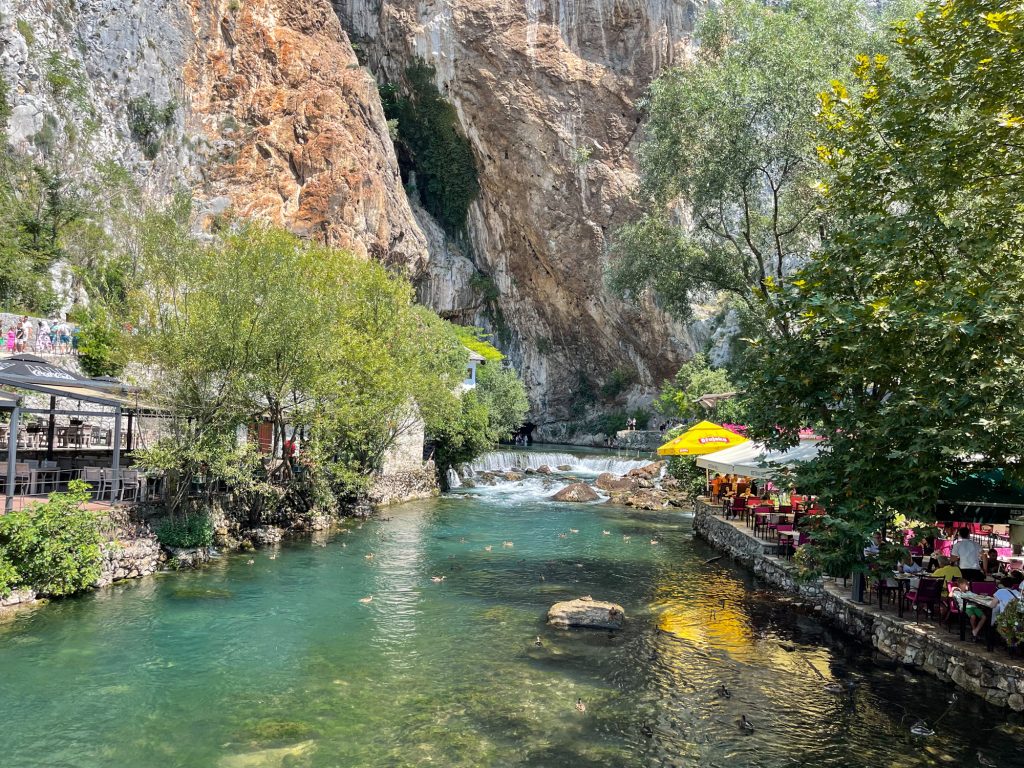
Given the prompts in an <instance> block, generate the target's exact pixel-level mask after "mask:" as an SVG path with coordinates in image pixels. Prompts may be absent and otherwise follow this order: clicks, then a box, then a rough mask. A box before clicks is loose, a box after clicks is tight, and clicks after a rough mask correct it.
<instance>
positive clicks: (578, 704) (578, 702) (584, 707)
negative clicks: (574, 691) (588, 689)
mask: <svg viewBox="0 0 1024 768" xmlns="http://www.w3.org/2000/svg"><path fill="white" fill-rule="evenodd" d="M576 711H577V712H586V711H587V705H586V704H584V703H583V699H576Z"/></svg>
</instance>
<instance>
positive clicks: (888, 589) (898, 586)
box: [698, 475, 1024, 658]
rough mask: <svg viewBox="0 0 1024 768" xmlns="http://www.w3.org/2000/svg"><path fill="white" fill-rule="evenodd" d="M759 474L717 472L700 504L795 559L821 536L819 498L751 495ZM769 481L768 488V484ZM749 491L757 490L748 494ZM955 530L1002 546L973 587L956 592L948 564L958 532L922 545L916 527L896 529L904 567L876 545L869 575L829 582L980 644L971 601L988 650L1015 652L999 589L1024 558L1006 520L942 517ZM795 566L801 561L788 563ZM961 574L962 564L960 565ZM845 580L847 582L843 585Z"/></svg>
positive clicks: (848, 595)
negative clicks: (998, 619) (892, 563)
mask: <svg viewBox="0 0 1024 768" xmlns="http://www.w3.org/2000/svg"><path fill="white" fill-rule="evenodd" d="M757 483H758V479H757V478H754V477H750V476H733V475H729V476H726V477H716V478H715V479H712V480H711V481H710V483H709V487H710V488H709V489H710V493H709V495H708V496H706V497H704V498H702V499H701V500H700V501H699V502H698V503H699V504H700V505H701V506H703V507H704V508H705V510H706V511H708V512H710V513H711V514H714V515H715V516H717V517H718V518H720V519H721V520H722V521H724V522H726V523H728V524H729V525H730V526H732V527H733V528H734V529H735V530H736V531H737V532H740V533H742V534H743V535H744V536H746V537H747V538H749V539H751V540H752V541H754V542H756V543H757V546H758V549H759V551H762V552H763V553H764V555H765V557H768V558H771V559H773V560H776V561H778V562H779V563H780V564H783V563H791V562H792V559H793V557H794V555H795V553H796V552H797V551H798V550H799V549H800V547H802V546H804V545H806V544H807V543H808V542H809V541H813V536H814V527H815V521H816V519H817V518H820V516H821V515H823V514H824V510H823V509H822V508H821V507H820V506H819V505H818V503H817V501H816V499H815V497H813V496H806V495H800V494H796V493H787V492H779V491H772V492H767V493H762V494H761V495H760V496H758V495H755V494H750V489H751V486H756V485H757ZM765 485H766V483H765V481H763V480H762V481H761V487H762V488H763V487H765ZM748 494H749V495H748ZM940 526H942V528H944V529H946V530H949V531H950V532H956V531H959V530H960V529H962V528H966V529H967V530H968V531H969V532H970V535H969V539H970V540H972V541H975V542H976V543H977V544H978V545H979V547H980V549H981V551H982V552H983V553H987V552H989V551H990V550H995V552H996V554H997V557H998V565H996V564H995V563H993V564H992V565H990V566H987V570H988V573H981V572H979V573H978V574H976V576H975V578H972V579H971V580H970V581H969V583H968V589H967V590H966V591H965V592H963V593H962V594H960V595H959V596H958V595H956V594H955V593H956V582H955V580H954V575H955V574H952V573H951V572H949V571H948V570H945V571H942V570H940V572H939V574H938V575H937V576H933V575H932V572H934V571H936V570H939V569H940V568H942V567H943V566H945V565H947V564H948V563H949V558H950V555H951V552H952V548H953V545H954V543H955V542H954V539H953V538H931V539H930V540H929V541H927V542H925V543H922V544H916V543H914V540H913V534H912V532H911V531H909V530H907V531H890V532H888V535H889V539H890V541H891V542H893V543H896V544H899V545H901V546H904V547H906V549H907V551H908V553H909V559H908V560H907V561H906V562H905V563H904V564H902V565H900V566H898V567H897V568H895V569H893V568H886V567H883V566H882V565H880V564H879V563H878V562H876V561H875V559H874V556H873V552H872V549H871V545H870V544H867V543H866V544H867V546H866V548H865V562H864V565H865V568H866V569H867V573H866V575H864V574H850V575H846V576H836V577H834V578H832V577H830V578H829V579H827V584H826V587H827V589H828V590H829V591H831V592H833V594H836V595H841V596H842V597H843V598H844V599H846V600H850V601H852V602H854V603H857V604H859V605H862V606H864V607H866V608H867V607H869V606H874V609H873V610H875V611H877V612H878V613H879V614H892V615H893V616H894V617H895V618H897V619H900V620H905V621H908V622H910V621H912V622H913V623H914V624H915V625H917V626H918V627H919V628H921V629H922V630H924V631H925V632H927V633H944V634H946V635H948V637H950V638H958V639H959V641H960V642H962V643H965V644H966V643H969V642H976V641H974V640H973V637H972V633H971V623H970V621H969V619H968V613H969V611H968V610H967V606H973V607H975V608H976V609H977V611H978V612H980V613H982V614H984V615H985V622H984V624H983V625H982V629H981V631H980V632H979V634H978V638H977V641H980V642H984V645H985V647H986V649H987V651H988V652H996V653H1001V654H1002V655H1003V657H1004V658H1006V657H1007V654H1009V655H1011V656H1015V655H1016V653H1017V649H1016V648H1012V647H1007V645H1006V643H1005V642H1004V641H1003V639H1002V637H1001V636H1000V635H999V633H998V631H996V630H995V629H994V627H993V608H996V601H995V599H994V597H993V596H994V595H995V593H996V591H997V590H998V589H999V587H1000V584H999V582H1000V579H1003V578H1005V577H1007V575H1008V574H1011V573H1018V574H1020V572H1021V570H1022V569H1024V556H1022V555H1021V554H1019V553H1018V554H1014V552H1013V547H1012V546H1011V544H1010V541H1009V526H1008V525H1005V524H1002V525H1001V524H993V523H978V522H965V521H958V520H954V519H951V520H949V521H946V522H943V523H940ZM942 528H940V530H941V529H942ZM786 567H788V568H789V569H791V570H793V571H794V572H795V566H794V565H789V566H786ZM957 572H959V569H957ZM840 584H841V585H842V586H840Z"/></svg>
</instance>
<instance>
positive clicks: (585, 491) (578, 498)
mask: <svg viewBox="0 0 1024 768" xmlns="http://www.w3.org/2000/svg"><path fill="white" fill-rule="evenodd" d="M551 498H552V500H554V501H575V502H583V501H597V500H598V499H599V498H601V497H600V496H598V495H597V491H595V490H594V489H593V488H591V487H590V486H589V485H587V484H586V483H573V484H572V485H567V486H565V488H563V489H562V490H560V491H559V492H558V493H556V494H555V495H554V496H552V497H551Z"/></svg>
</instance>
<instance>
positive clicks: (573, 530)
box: [569, 528, 580, 533]
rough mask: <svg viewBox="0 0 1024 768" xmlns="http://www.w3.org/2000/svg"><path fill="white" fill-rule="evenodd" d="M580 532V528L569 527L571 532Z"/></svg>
mask: <svg viewBox="0 0 1024 768" xmlns="http://www.w3.org/2000/svg"><path fill="white" fill-rule="evenodd" d="M579 532H580V529H579V528H570V529H569V533H579Z"/></svg>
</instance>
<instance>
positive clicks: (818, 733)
mask: <svg viewBox="0 0 1024 768" xmlns="http://www.w3.org/2000/svg"><path fill="white" fill-rule="evenodd" d="M541 483H542V480H541V479H539V478H528V479H527V480H526V481H525V482H523V483H517V484H510V485H503V486H499V487H498V488H487V489H476V490H472V491H464V492H462V493H458V494H455V495H453V496H450V497H447V498H443V499H437V500H431V501H427V502H421V503H413V504H408V505H405V506H402V507H399V508H395V509H394V510H391V511H389V512H388V513H386V514H387V515H389V518H388V519H383V520H376V521H372V522H367V523H365V524H363V525H361V526H356V525H353V526H351V528H350V529H348V530H345V531H343V532H338V533H335V534H332V535H330V536H326V537H323V538H319V539H314V540H312V541H310V540H300V541H294V542H289V543H287V544H285V545H284V546H282V547H280V548H278V549H276V550H263V551H260V552H258V553H255V554H253V555H247V554H243V555H233V556H228V557H224V558H222V559H220V560H219V561H217V562H216V563H215V564H214V565H212V566H211V567H208V568H205V569H204V570H201V571H198V572H191V573H171V574H162V575H159V576H157V577H154V578H149V579H143V580H141V581H135V582H131V583H125V584H122V585H118V586H115V587H113V588H110V589H105V590H101V591H100V592H98V593H95V594H92V595H88V596H86V597H83V598H80V599H75V600H67V601H63V602H57V603H53V604H51V605H49V606H47V607H44V608H42V609H36V610H30V611H22V612H19V613H16V614H15V615H14V618H7V619H5V620H2V621H0V723H2V725H0V728H2V732H3V734H4V738H3V744H2V749H0V766H4V767H5V768H27V767H29V766H32V767H33V768H34V767H35V766H46V767H47V768H56V767H58V766H74V768H92V767H93V766H97V767H98V766H103V767H104V768H109V767H115V768H116V767H120V766H132V767H133V768H147V767H148V766H153V767H154V768H156V767H159V768H169V767H170V766H188V767H189V768H193V767H200V766H218V767H221V768H232V767H237V768H248V767H255V766H273V767H274V768H277V767H278V766H281V767H282V768H283V767H284V766H289V767H292V768H295V767H300V766H301V767H307V766H381V767H385V766H386V767H387V768H393V767H394V766H429V765H436V766H445V767H446V768H448V767H449V766H467V767H469V766H472V767H474V768H477V767H481V766H552V767H557V768H565V767H567V766H573V767H580V766H605V767H607V766H697V765H700V766H723V767H724V766H729V767H730V768H744V767H746V766H763V767H765V768H768V767H775V766H857V767H860V766H863V767H864V768H878V767H879V766H933V765H946V764H948V765H971V766H973V765H977V764H978V758H977V752H978V751H979V750H981V751H982V752H983V753H984V754H985V755H986V756H987V757H990V758H991V759H993V760H994V761H995V762H996V763H997V764H999V765H1004V766H1020V765H1024V758H1022V757H1021V755H1022V754H1024V752H1022V750H1024V728H1022V726H1021V720H1020V718H1019V717H1018V716H1015V715H1012V714H1007V712H1006V711H1004V710H997V709H994V708H991V707H989V706H987V705H985V704H984V703H982V702H981V701H980V700H977V699H975V698H974V697H971V696H968V695H966V694H962V695H961V696H960V697H959V699H958V700H957V701H956V702H954V703H952V704H950V696H951V693H952V692H953V691H952V689H951V688H950V687H949V686H946V685H943V684H941V683H939V682H938V681H936V680H933V679H931V678H929V677H927V676H924V675H919V674H915V673H912V672H910V671H907V670H904V669H902V668H900V667H898V666H895V665H893V664H890V663H884V662H882V661H881V660H878V659H874V658H873V657H872V655H871V653H870V651H868V650H865V649H864V648H860V647H856V646H853V645H852V644H850V643H849V642H848V641H846V640H845V639H844V638H843V637H842V636H841V635H838V634H836V635H832V634H830V633H829V632H828V631H827V630H826V629H824V628H823V627H822V626H821V625H819V624H818V623H816V622H815V621H814V620H812V619H811V618H809V617H801V616H798V615H795V614H794V613H793V612H792V610H791V609H790V608H789V607H787V606H786V605H783V604H781V603H779V602H777V601H776V599H775V597H774V596H773V594H772V593H771V592H769V591H765V590H763V589H760V588H759V587H758V585H757V584H755V583H754V582H753V581H752V579H751V577H750V576H749V575H747V574H746V573H745V572H743V571H741V570H739V569H737V568H735V567H733V566H732V565H730V564H729V563H727V562H726V561H725V560H720V561H718V562H711V563H707V562H706V561H707V560H709V559H711V558H713V557H715V555H716V553H715V552H714V551H712V550H711V549H709V548H708V547H707V546H705V545H704V544H702V543H700V542H697V541H694V540H693V538H692V537H691V526H690V520H689V518H688V517H686V516H684V515H681V514H680V513H678V512H665V513H646V512H645V513H640V512H633V511H628V510H625V509H620V508H615V507H611V506H608V505H599V504H598V505H572V504H558V503H552V502H548V501H546V500H545V497H546V495H548V494H549V493H550V490H549V489H545V488H543V486H542V485H541ZM570 529H576V530H578V531H579V532H578V533H570ZM605 531H607V532H608V533H607V534H605V533H604V532H605ZM560 534H562V535H564V538H563V537H560ZM627 536H628V537H629V539H628V540H626V539H625V538H624V537H627ZM652 540H653V541H657V544H652V543H651V542H652ZM503 542H511V544H512V546H511V547H509V546H503ZM486 547H491V550H490V551H487V550H486ZM370 554H372V555H373V557H372V558H369V557H368V556H369V555H370ZM250 559H252V560H253V561H254V562H253V563H252V564H251V565H250V564H249V560H250ZM434 576H438V577H439V576H444V577H445V578H444V581H443V582H441V583H434V582H432V581H431V577H434ZM587 594H590V595H593V596H594V597H595V598H605V599H612V600H615V601H617V602H620V603H622V605H623V606H624V607H625V609H626V613H627V616H628V621H627V624H626V626H625V628H624V629H623V630H622V631H621V632H618V633H615V634H609V633H608V632H603V631H558V630H554V629H549V628H548V627H546V626H545V624H544V614H545V612H546V610H547V608H548V607H549V606H550V605H551V604H552V603H553V602H555V601H557V600H562V599H567V598H572V597H577V596H580V595H587ZM370 596H372V598H373V599H372V601H371V602H369V603H362V602H360V599H363V598H367V597H370ZM538 635H539V636H540V641H541V645H540V646H537V645H536V644H535V638H536V637H537V636H538ZM837 680H841V681H842V682H844V683H854V684H855V686H854V687H851V688H850V689H848V692H846V693H842V694H836V693H830V692H828V691H826V683H834V682H836V681H837ZM723 684H724V685H725V686H726V687H727V688H728V691H729V694H730V695H729V696H725V695H724V694H723V693H722V692H721V691H719V689H720V687H721V686H722V685H723ZM577 699H582V700H583V702H584V703H585V704H586V711H585V712H582V713H581V712H579V711H577V709H576V707H575V703H576V701H577ZM742 715H746V716H747V717H748V718H749V720H750V722H751V723H753V725H754V730H753V731H747V730H744V729H742V728H741V727H740V726H739V725H738V720H739V719H740V717H741V716H742ZM918 720H924V721H926V722H927V723H928V724H929V726H930V727H931V728H932V729H933V730H935V732H936V734H935V735H934V736H931V737H917V736H914V735H912V734H911V732H910V727H911V726H912V725H913V724H914V723H915V722H917V721H918Z"/></svg>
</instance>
